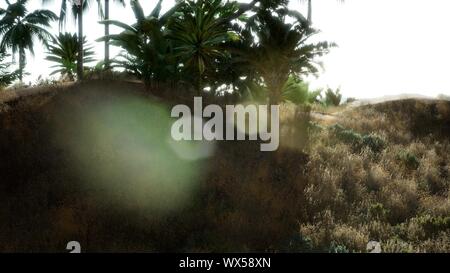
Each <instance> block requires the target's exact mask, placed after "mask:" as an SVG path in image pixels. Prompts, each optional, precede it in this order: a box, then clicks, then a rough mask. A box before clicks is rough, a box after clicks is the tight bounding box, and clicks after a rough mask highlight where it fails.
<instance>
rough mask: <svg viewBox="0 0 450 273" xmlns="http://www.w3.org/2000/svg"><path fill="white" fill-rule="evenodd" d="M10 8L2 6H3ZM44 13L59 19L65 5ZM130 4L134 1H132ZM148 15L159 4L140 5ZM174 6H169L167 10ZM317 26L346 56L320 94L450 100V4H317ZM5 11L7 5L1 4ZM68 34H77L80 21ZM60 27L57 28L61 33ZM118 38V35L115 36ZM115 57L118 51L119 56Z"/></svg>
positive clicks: (99, 30)
mask: <svg viewBox="0 0 450 273" xmlns="http://www.w3.org/2000/svg"><path fill="white" fill-rule="evenodd" d="M2 2H3V1H2ZM54 2H55V3H54V4H50V5H46V6H45V7H46V8H48V9H51V10H53V11H54V12H55V13H57V14H59V4H58V2H59V1H58V0H55V1H54ZM127 2H128V1H127ZM141 3H142V5H143V7H144V9H145V11H146V13H149V12H150V11H151V9H152V8H153V6H154V5H155V3H156V0H141ZM173 3H174V0H165V1H164V7H165V9H167V8H169V7H171V6H172V5H173ZM313 3H314V6H313V21H314V26H315V27H316V28H318V29H321V30H322V33H321V34H320V36H319V37H318V38H320V39H323V40H329V41H334V42H336V43H337V44H338V45H339V48H336V49H333V51H332V53H331V54H330V55H328V56H326V57H325V58H324V59H323V62H324V66H325V72H324V73H322V75H321V76H320V78H319V79H315V78H313V79H311V83H312V85H313V86H314V87H325V86H327V85H329V86H331V87H333V88H335V87H338V86H341V89H342V92H343V93H344V95H345V96H346V97H358V98H370V97H380V96H384V95H394V94H401V93H417V94H422V95H429V96H435V95H437V94H446V95H450V75H449V69H448V66H449V65H450V50H449V49H450V35H449V33H450V16H449V15H448V13H449V12H450V1H449V0H427V1H424V0H346V2H345V4H339V3H338V1H334V0H315V1H313ZM290 5H291V8H293V9H298V10H300V11H305V10H306V6H305V4H300V1H299V0H291V4H290ZM2 6H4V3H2ZM37 8H42V5H41V0H32V1H30V4H29V10H33V9H37ZM111 13H112V14H111V17H112V18H115V19H119V20H121V21H124V22H128V23H132V22H134V16H133V13H132V11H131V9H130V6H129V5H127V7H126V8H123V7H122V6H118V5H114V6H113V8H112V12H111ZM97 21H98V18H97V10H96V7H94V6H93V7H92V9H91V10H90V12H89V14H88V15H87V16H86V18H85V26H86V27H85V34H86V35H87V36H88V40H89V42H90V43H91V44H94V45H96V46H97V49H96V51H97V54H98V58H99V59H101V58H102V55H103V45H102V44H99V43H96V42H95V39H97V38H98V37H100V36H102V34H103V31H104V30H103V27H102V25H99V24H97ZM66 30H68V31H75V27H74V23H73V21H70V20H69V21H68V24H67V27H66ZM57 31H58V24H57V23H55V24H54V32H55V33H56V32H57ZM113 31H117V29H116V28H113ZM112 52H113V53H114V54H116V53H117V52H118V51H117V49H112ZM44 56H45V54H44V52H43V49H36V55H35V57H34V58H33V57H29V58H28V65H27V71H28V72H30V73H31V76H29V77H27V79H26V80H27V81H34V80H35V79H36V78H37V77H39V75H42V76H43V77H46V76H47V75H48V74H49V72H50V71H51V70H50V69H49V68H48V67H49V66H50V65H51V64H50V63H47V62H46V61H43V58H44Z"/></svg>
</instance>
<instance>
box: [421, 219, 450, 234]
mask: <svg viewBox="0 0 450 273" xmlns="http://www.w3.org/2000/svg"><path fill="white" fill-rule="evenodd" d="M417 222H418V223H419V225H420V226H421V227H422V228H423V230H424V231H425V233H426V235H427V237H433V236H435V235H437V234H439V233H440V232H441V231H450V216H447V217H441V216H439V217H435V216H431V215H424V216H420V217H419V218H417Z"/></svg>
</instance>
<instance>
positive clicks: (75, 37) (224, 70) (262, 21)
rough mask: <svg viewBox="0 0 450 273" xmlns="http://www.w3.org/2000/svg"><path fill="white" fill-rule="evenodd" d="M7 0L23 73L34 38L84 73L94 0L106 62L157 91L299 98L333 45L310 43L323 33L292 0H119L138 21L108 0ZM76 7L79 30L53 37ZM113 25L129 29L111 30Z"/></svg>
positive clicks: (4, 24)
mask: <svg viewBox="0 0 450 273" xmlns="http://www.w3.org/2000/svg"><path fill="white" fill-rule="evenodd" d="M42 1H43V2H44V3H46V2H49V1H50V0H42ZM5 2H6V3H7V5H8V6H7V8H6V9H0V39H1V43H0V51H1V52H7V51H10V52H11V54H12V55H13V56H15V55H17V54H18V55H19V70H18V75H19V79H20V80H22V78H23V71H24V68H25V65H26V54H25V53H26V51H27V50H28V51H29V52H31V53H33V46H34V44H33V42H34V41H35V40H38V41H40V42H41V43H42V44H44V45H45V46H46V47H47V48H48V51H49V56H48V57H47V60H49V61H52V62H55V63H56V65H55V68H56V70H55V72H54V73H55V74H56V73H59V74H64V75H66V76H68V77H69V78H70V79H72V80H74V79H75V74H76V75H77V77H76V78H77V79H78V80H81V79H83V74H84V68H83V67H84V63H87V62H92V61H93V58H92V56H93V54H94V53H93V50H92V47H89V46H88V45H87V42H86V38H85V37H84V36H83V13H84V11H85V10H86V9H87V8H89V6H90V5H92V4H96V5H97V6H98V10H99V15H100V18H101V21H100V23H101V24H103V25H104V26H105V33H104V34H105V35H104V36H103V37H101V38H99V39H98V40H97V42H104V44H105V56H104V61H103V62H102V64H103V68H104V69H107V70H109V69H114V68H120V69H121V70H123V71H125V73H128V74H130V75H132V76H133V77H135V78H138V79H140V80H142V81H143V82H145V84H146V85H147V86H148V87H149V89H150V90H152V91H155V92H156V91H157V90H158V89H161V86H164V85H170V86H174V85H176V86H178V87H180V86H182V87H186V88H184V89H185V90H192V92H193V93H196V94H197V95H202V94H203V93H204V92H205V91H209V92H210V93H211V94H221V93H223V92H225V91H226V92H230V91H231V92H234V93H237V94H239V95H250V96H256V94H264V96H265V98H266V99H267V98H269V100H270V102H272V103H277V102H279V101H281V100H285V99H286V98H288V99H289V98H290V100H295V98H294V99H293V94H292V90H300V89H299V88H293V84H294V85H295V84H301V82H302V78H303V76H304V75H307V74H316V73H318V72H319V68H320V64H319V63H318V61H317V57H319V56H322V55H323V54H326V53H328V51H329V49H330V48H331V47H333V46H334V44H332V43H328V42H319V43H311V42H309V41H310V38H311V37H312V36H313V35H315V34H316V33H317V31H316V30H315V29H314V28H312V25H311V15H310V14H309V16H308V18H305V17H304V16H303V15H302V14H301V13H299V12H297V11H293V10H289V9H288V3H289V1H288V0H253V1H251V2H250V3H240V2H239V1H222V0H178V1H176V3H175V5H174V6H173V7H172V8H170V9H169V10H168V11H166V12H165V13H162V12H161V11H162V3H163V0H158V1H156V4H155V7H154V8H153V10H152V11H151V12H149V13H146V12H145V11H144V10H143V8H142V6H141V4H140V2H139V0H130V1H129V3H126V1H124V0H118V1H116V2H117V3H118V4H122V5H125V4H129V5H130V7H131V8H132V10H133V12H134V15H135V19H136V22H135V23H134V24H131V25H128V24H126V23H124V22H121V21H118V20H111V19H110V18H109V10H110V8H109V5H110V1H109V0H104V1H101V0H96V1H95V3H94V1H90V0H72V1H69V0H61V1H60V2H61V9H60V14H59V16H57V15H56V14H54V13H53V12H51V11H49V10H37V11H33V12H28V10H27V9H26V4H27V2H28V0H17V1H16V2H14V3H11V2H10V1H9V0H5ZM310 10H311V9H310ZM69 11H71V12H72V14H73V15H74V18H75V19H76V22H77V23H78V34H70V33H60V34H59V35H57V36H56V37H53V36H52V35H51V34H50V33H49V31H48V29H49V28H50V24H51V22H52V21H55V20H59V22H60V29H61V28H63V26H64V23H65V20H66V18H67V14H68V13H69ZM111 25H114V26H117V27H119V28H121V29H122V31H121V32H120V33H118V34H110V31H109V27H110V26H111ZM49 41H52V42H51V43H49ZM110 46H116V47H119V48H121V49H122V53H120V54H119V55H118V56H117V57H115V58H112V59H111V58H110V53H109V47H110ZM75 71H76V73H75ZM287 83H289V84H287ZM286 86H289V88H286ZM294 87H295V86H294ZM287 90H289V92H290V93H289V95H286V94H288V93H287V92H288V91H287ZM294 95H295V94H294ZM264 96H263V97H264Z"/></svg>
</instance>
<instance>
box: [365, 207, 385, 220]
mask: <svg viewBox="0 0 450 273" xmlns="http://www.w3.org/2000/svg"><path fill="white" fill-rule="evenodd" d="M388 215H389V210H388V209H386V208H385V207H384V206H383V204H381V203H375V204H371V205H370V207H369V216H370V217H371V218H373V219H375V220H382V221H384V220H385V219H386V217H387V216H388Z"/></svg>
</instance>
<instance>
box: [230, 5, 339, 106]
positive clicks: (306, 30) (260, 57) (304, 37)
mask: <svg viewBox="0 0 450 273" xmlns="http://www.w3.org/2000/svg"><path fill="white" fill-rule="evenodd" d="M275 13H278V14H275ZM288 16H289V17H291V18H292V19H295V22H294V23H291V24H288V23H286V17H288ZM252 20H253V21H252V22H249V23H248V25H249V27H250V28H251V29H252V31H253V32H254V33H255V34H256V36H257V38H258V39H257V40H255V41H254V43H253V44H252V45H251V46H250V47H247V48H241V49H240V50H241V52H240V53H238V54H239V55H240V57H241V59H242V60H243V62H244V63H245V62H246V63H248V64H249V65H250V66H252V67H253V68H254V69H255V70H256V71H257V73H258V74H259V76H260V77H261V78H262V79H263V80H264V83H265V86H266V87H267V88H268V90H269V99H270V104H277V103H278V102H280V100H281V99H282V96H283V89H284V87H285V85H286V82H288V80H289V77H290V76H296V77H298V78H300V77H301V76H302V75H304V74H316V73H318V71H319V63H318V62H317V61H316V57H318V56H322V55H324V54H326V53H328V51H329V48H330V47H333V46H335V45H334V44H333V43H328V42H319V43H308V40H309V39H310V38H311V37H312V36H313V35H315V34H316V33H317V31H316V30H315V29H313V28H311V27H310V24H309V22H308V21H307V19H306V18H304V17H303V16H302V15H301V14H299V13H298V12H295V11H290V10H287V9H286V8H280V9H277V10H276V11H273V10H267V9H264V10H260V11H259V12H258V14H256V15H255V17H254V18H253V19H252Z"/></svg>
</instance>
